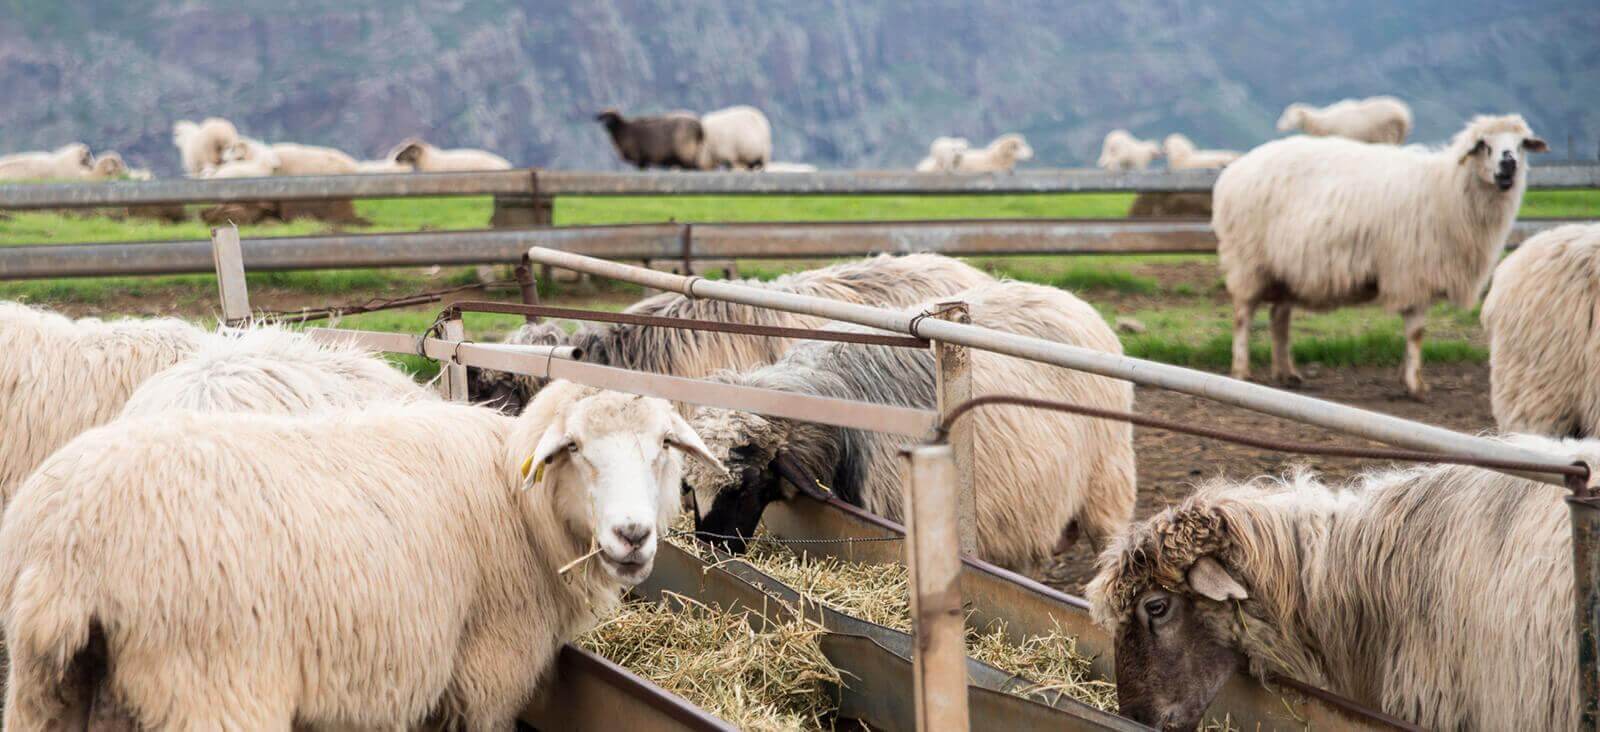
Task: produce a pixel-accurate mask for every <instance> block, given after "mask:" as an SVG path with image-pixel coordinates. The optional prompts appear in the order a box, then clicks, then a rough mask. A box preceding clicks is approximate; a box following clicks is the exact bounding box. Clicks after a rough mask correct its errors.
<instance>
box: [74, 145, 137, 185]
mask: <svg viewBox="0 0 1600 732" xmlns="http://www.w3.org/2000/svg"><path fill="white" fill-rule="evenodd" d="M135 172H136V171H131V170H128V164H127V163H125V162H123V160H122V155H120V154H118V153H117V152H115V151H108V152H104V153H101V154H99V155H96V156H94V165H93V166H91V167H90V168H89V169H88V170H86V171H84V173H83V177H84V178H85V179H86V180H116V179H118V178H122V177H128V178H130V179H135V180H137V178H134V173H135ZM145 174H146V178H145V179H146V180H148V175H149V171H145Z"/></svg>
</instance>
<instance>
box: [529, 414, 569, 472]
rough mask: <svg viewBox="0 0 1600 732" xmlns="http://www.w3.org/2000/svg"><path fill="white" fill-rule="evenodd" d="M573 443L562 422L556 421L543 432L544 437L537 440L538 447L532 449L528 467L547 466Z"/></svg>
mask: <svg viewBox="0 0 1600 732" xmlns="http://www.w3.org/2000/svg"><path fill="white" fill-rule="evenodd" d="M574 444H575V443H574V442H573V439H572V435H571V434H570V433H568V432H567V427H566V425H565V424H563V423H562V421H557V422H556V423H555V424H552V425H550V426H549V427H548V428H547V429H545V431H544V436H542V437H540V438H539V444H538V446H536V447H534V448H533V455H532V456H531V457H529V458H528V463H527V464H528V465H529V466H534V467H537V466H540V465H547V464H549V463H550V461H551V460H554V459H555V457H556V455H559V454H560V453H561V451H563V450H566V449H568V448H570V447H572V445H574Z"/></svg>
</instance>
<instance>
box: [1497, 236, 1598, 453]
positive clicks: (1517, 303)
mask: <svg viewBox="0 0 1600 732" xmlns="http://www.w3.org/2000/svg"><path fill="white" fill-rule="evenodd" d="M1597 322H1600V224H1569V225H1567V226H1558V227H1556V228H1554V229H1550V230H1549V231H1544V232H1541V233H1539V234H1538V235H1536V236H1534V237H1532V238H1530V239H1528V240H1527V241H1525V242H1523V243H1522V246H1520V247H1518V248H1517V250H1516V251H1515V252H1512V253H1511V256H1509V257H1506V258H1505V261H1503V262H1501V263H1500V266H1499V267H1498V268H1496V269H1495V271H1494V284H1493V285H1492V286H1491V287H1490V288H1489V296H1488V297H1486V298H1484V301H1483V327H1484V329H1485V330H1486V331H1488V334H1489V381H1490V384H1491V390H1490V391H1491V393H1492V394H1493V405H1494V419H1495V422H1496V423H1498V424H1499V425H1500V429H1501V431H1504V432H1532V433H1535V434H1541V435H1549V436H1552V437H1600V379H1596V374H1600V331H1597V330H1596V329H1595V324H1596V323H1597Z"/></svg>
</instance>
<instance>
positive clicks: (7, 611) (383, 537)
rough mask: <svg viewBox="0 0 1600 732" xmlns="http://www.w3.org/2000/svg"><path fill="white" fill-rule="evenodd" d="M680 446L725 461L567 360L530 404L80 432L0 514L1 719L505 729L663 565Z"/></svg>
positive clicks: (214, 419) (173, 421)
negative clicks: (573, 377) (5, 515)
mask: <svg viewBox="0 0 1600 732" xmlns="http://www.w3.org/2000/svg"><path fill="white" fill-rule="evenodd" d="M676 450H683V451H685V452H688V453H689V454H691V455H696V456H699V457H700V459H706V460H710V459H711V458H710V457H709V456H708V455H707V454H706V453H705V449H704V446H703V444H702V443H701V442H700V440H699V438H697V437H695V435H694V433H693V431H692V430H690V429H689V428H688V425H686V424H684V423H683V421H682V419H681V418H680V417H678V416H677V414H676V413H675V412H674V411H673V410H672V408H671V406H670V405H669V404H668V403H667V402H664V401H661V400H654V399H642V398H639V397H634V396H631V395H625V394H617V393H614V392H601V391H599V390H595V389H591V388H587V387H582V386H578V385H574V384H568V383H564V382H563V383H558V384H554V385H552V386H551V387H550V388H548V389H546V390H545V391H544V392H542V393H541V394H540V397H539V400H538V401H537V402H535V403H534V404H533V405H532V406H531V407H530V408H529V410H528V412H527V413H526V414H524V415H523V416H522V417H521V418H518V419H515V420H513V419H510V418H507V417H504V416H502V415H499V414H497V413H495V412H493V411H491V410H487V409H482V408H478V407H471V406H464V405H453V404H447V403H431V404H429V403H419V404H411V405H405V406H402V407H391V408H378V409H372V410H369V411H365V412H339V413H329V414H322V415H314V416H298V417H284V416H268V415H256V414H227V415H203V414H197V413H192V412H172V413H168V414H164V415H161V416H158V417H154V418H149V419H129V420H121V421H119V422H117V423H115V424H113V425H110V426H107V427H103V428H100V429H98V430H94V431H92V432H89V433H86V434H84V435H83V436H82V437H80V438H79V439H78V440H76V441H75V442H73V443H72V444H71V445H69V446H67V447H66V448H64V449H62V450H61V451H59V452H57V453H56V454H55V455H53V456H52V457H51V458H50V459H49V460H48V461H46V463H45V465H44V466H42V467H41V468H40V470H39V471H38V472H37V473H35V475H34V476H33V478H32V479H31V480H30V482H29V484H28V485H27V486H26V487H25V489H24V490H23V491H22V492H21V493H20V494H19V496H18V500H17V501H16V502H15V505H13V506H12V507H11V510H10V512H9V518H10V520H7V521H5V522H4V527H3V528H0V585H3V588H0V613H3V617H4V619H5V631H6V640H7V642H8V643H9V644H10V646H11V649H12V651H13V654H12V667H11V672H10V684H9V686H10V688H9V696H8V700H7V705H6V707H7V708H6V715H7V719H6V722H7V724H9V725H16V726H18V727H19V728H24V729H33V728H38V727H41V726H43V725H44V724H45V723H46V722H51V721H69V722H70V721H77V722H79V724H81V723H82V721H83V718H84V717H86V716H87V715H88V714H89V713H90V710H91V707H92V709H93V713H94V714H95V715H96V716H98V717H113V718H117V719H118V720H119V721H122V722H125V723H127V724H129V725H130V726H136V727H137V728H172V729H202V728H205V729H289V728H290V727H291V725H293V726H297V727H298V726H304V727H309V728H322V727H325V726H336V727H359V728H401V727H407V728H409V727H413V726H415V725H418V724H421V723H423V722H424V721H429V722H435V723H438V724H439V725H441V726H442V727H444V728H466V729H509V728H510V726H511V724H512V720H513V719H514V718H515V716H516V714H517V712H518V711H519V710H520V709H522V708H523V706H524V705H525V704H526V703H527V701H528V700H529V698H530V697H531V696H532V694H533V692H534V691H535V689H536V685H537V684H538V682H539V681H540V679H541V678H542V677H543V676H544V675H545V674H546V673H547V671H548V669H549V667H550V665H551V662H552V661H553V660H554V658H555V654H556V652H557V650H558V649H559V647H560V644H561V643H562V642H563V641H564V640H567V639H569V638H571V637H573V636H574V635H576V634H577V633H579V632H581V631H582V630H584V629H586V628H588V627H590V626H592V625H593V623H594V621H595V619H596V617H597V616H599V615H603V614H605V613H608V612H610V611H611V610H613V609H615V608H616V607H617V605H618V601H619V594H620V591H621V590H622V589H623V588H625V587H627V586H629V585H632V584H635V583H637V582H638V581H640V580H641V579H643V578H644V577H645V576H647V575H648V574H649V571H650V568H651V564H652V562H653V559H654V556H655V545H656V544H655V543H656V541H657V537H658V536H659V535H660V533H661V532H662V531H664V530H665V529H666V528H667V524H668V519H669V517H670V516H671V515H672V514H673V513H674V512H675V510H676V506H675V503H676V500H677V498H676V492H677V489H678V481H679V474H680V471H681V464H680V458H679V457H678V456H677V454H676V452H675V451H676ZM530 453H531V456H530ZM529 466H538V467H535V468H533V469H532V470H529V469H528V467H529ZM108 504H115V505H117V506H118V507H119V508H118V510H117V511H112V512H108V511H105V510H103V508H102V507H103V506H104V505H108ZM197 505H202V506H205V507H206V510H203V511H197V510H194V509H193V507H194V506H197ZM592 544H597V545H598V547H599V549H600V551H599V555H598V559H596V560H595V561H593V562H590V563H588V564H585V565H583V566H580V567H578V568H577V569H576V570H573V572H572V573H571V574H568V575H565V576H561V575H559V574H558V571H557V568H558V567H559V566H560V565H562V564H563V563H565V562H567V561H568V560H569V559H572V558H574V557H579V556H584V555H585V553H586V552H587V551H588V550H589V548H590V546H591V545H592ZM130 546H137V547H140V550H139V551H137V552H129V551H127V547H130ZM595 565H598V568H596V566H595ZM152 588H160V591H159V592H152Z"/></svg>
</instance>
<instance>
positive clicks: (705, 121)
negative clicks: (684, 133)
mask: <svg viewBox="0 0 1600 732" xmlns="http://www.w3.org/2000/svg"><path fill="white" fill-rule="evenodd" d="M700 130H701V135H702V138H701V141H700V149H699V151H698V154H697V155H696V157H695V165H696V167H698V168H699V169H701V170H717V169H719V168H723V167H728V168H731V169H733V170H760V169H762V168H764V167H766V165H767V163H768V162H770V161H771V160H772V123H770V122H768V121H767V115H765V114H762V113H761V110H759V109H756V108H755V107H752V106H749V105H746V104H741V105H738V106H733V107H728V108H727V109H719V110H717V111H715V112H707V113H705V114H704V115H701V117H700Z"/></svg>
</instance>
